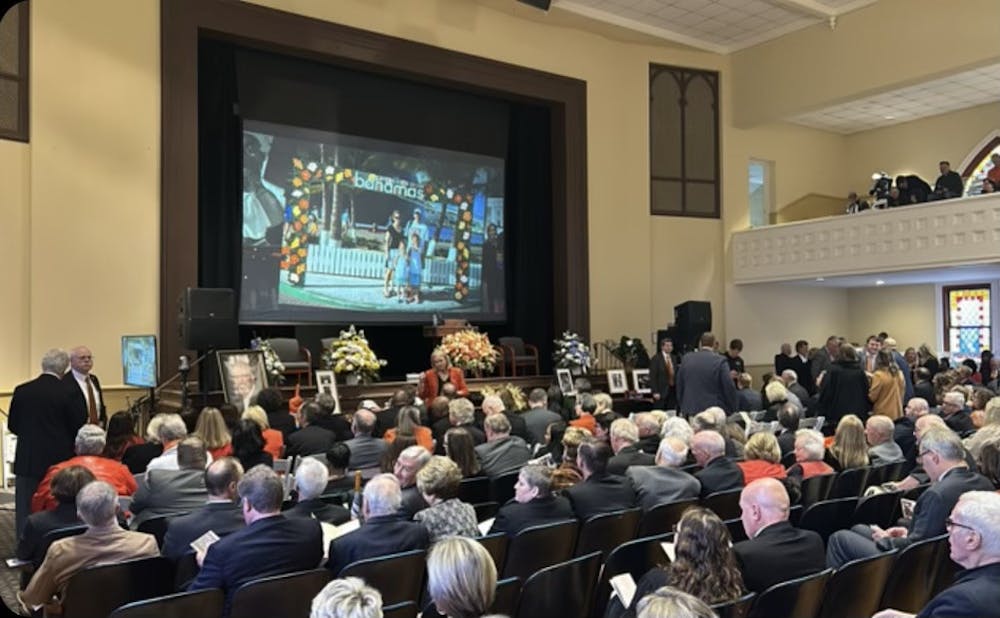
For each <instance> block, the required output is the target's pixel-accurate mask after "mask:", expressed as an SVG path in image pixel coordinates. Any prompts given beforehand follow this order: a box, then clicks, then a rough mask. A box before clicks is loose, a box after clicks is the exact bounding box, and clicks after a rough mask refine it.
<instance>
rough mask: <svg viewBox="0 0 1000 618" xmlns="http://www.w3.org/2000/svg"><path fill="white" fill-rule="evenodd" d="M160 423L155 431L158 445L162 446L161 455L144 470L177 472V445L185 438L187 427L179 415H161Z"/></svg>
mask: <svg viewBox="0 0 1000 618" xmlns="http://www.w3.org/2000/svg"><path fill="white" fill-rule="evenodd" d="M160 416H161V417H162V421H161V422H160V427H159V429H158V430H157V435H158V436H159V439H160V444H162V445H163V454H162V455H160V456H159V457H154V458H153V459H152V460H151V461H150V462H149V465H148V466H146V470H177V469H178V468H179V467H180V466H179V465H178V464H177V445H178V444H180V443H181V440H183V439H184V438H186V437H187V435H188V430H187V425H185V424H184V419H182V418H181V415H180V414H161V415H160Z"/></svg>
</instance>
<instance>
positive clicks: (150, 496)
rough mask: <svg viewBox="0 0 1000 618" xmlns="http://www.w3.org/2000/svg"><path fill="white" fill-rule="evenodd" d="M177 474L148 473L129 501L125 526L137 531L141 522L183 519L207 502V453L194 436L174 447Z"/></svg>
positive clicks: (164, 472)
mask: <svg viewBox="0 0 1000 618" xmlns="http://www.w3.org/2000/svg"><path fill="white" fill-rule="evenodd" d="M177 465H178V467H179V469H178V470H149V471H147V472H146V478H145V479H143V481H142V483H140V484H139V489H138V490H137V491H136V492H135V495H134V496H133V497H132V504H131V506H130V507H129V509H130V510H131V511H132V514H133V516H134V517H133V518H132V520H131V521H130V522H129V526H130V527H131V528H132V529H133V530H138V529H139V525H140V524H142V522H144V521H146V520H148V519H150V518H152V517H157V516H160V515H183V514H185V513H190V512H191V511H193V510H195V509H197V508H199V507H200V506H202V505H203V504H205V500H207V499H208V490H207V489H206V488H205V467H206V466H207V465H208V453H207V452H206V451H205V443H204V442H203V441H202V439H201V438H199V437H197V436H188V437H187V438H184V439H183V440H181V443H180V444H179V445H178V446H177Z"/></svg>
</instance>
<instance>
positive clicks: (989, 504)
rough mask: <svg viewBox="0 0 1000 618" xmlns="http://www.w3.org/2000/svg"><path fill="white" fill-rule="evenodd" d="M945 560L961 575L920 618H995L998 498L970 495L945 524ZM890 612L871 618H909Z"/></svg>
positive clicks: (999, 586) (999, 603) (998, 603)
mask: <svg viewBox="0 0 1000 618" xmlns="http://www.w3.org/2000/svg"><path fill="white" fill-rule="evenodd" d="M946 527H947V529H948V545H949V547H950V553H949V556H950V558H951V559H952V561H954V562H956V563H958V565H959V566H960V567H962V569H964V570H963V571H961V572H959V573H958V574H957V575H956V576H955V581H954V583H952V584H951V585H950V586H949V587H948V588H946V589H945V590H943V591H942V592H940V593H939V594H938V595H937V596H935V597H934V598H933V599H931V600H930V602H929V603H928V604H927V605H925V606H924V608H923V609H922V610H920V613H919V614H918V616H919V617H920V618H955V617H958V616H969V617H970V618H971V617H977V616H996V615H997V612H998V609H997V608H998V607H1000V539H998V538H997V534H996V532H997V530H1000V495H997V494H996V493H994V492H987V491H970V492H968V493H965V494H963V495H962V497H961V498H959V500H958V503H957V504H956V505H955V508H954V509H953V510H952V511H951V516H950V517H949V518H948V519H947V520H946ZM912 617H913V614H909V613H906V612H900V611H896V610H893V609H887V610H885V611H881V612H879V613H877V614H875V616H873V618H912Z"/></svg>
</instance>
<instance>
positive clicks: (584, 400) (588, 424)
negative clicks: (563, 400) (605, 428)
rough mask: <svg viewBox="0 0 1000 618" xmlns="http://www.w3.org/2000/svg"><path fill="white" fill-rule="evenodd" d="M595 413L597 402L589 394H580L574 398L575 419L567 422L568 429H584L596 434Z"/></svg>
mask: <svg viewBox="0 0 1000 618" xmlns="http://www.w3.org/2000/svg"><path fill="white" fill-rule="evenodd" d="M596 411H597V400H596V399H594V396H593V395H591V394H590V393H580V394H579V395H577V396H576V415H577V418H576V419H574V420H572V421H570V422H569V426H570V427H579V428H580V429H586V430H587V431H589V432H590V433H591V434H593V435H596V434H597V419H596V418H594V412H596Z"/></svg>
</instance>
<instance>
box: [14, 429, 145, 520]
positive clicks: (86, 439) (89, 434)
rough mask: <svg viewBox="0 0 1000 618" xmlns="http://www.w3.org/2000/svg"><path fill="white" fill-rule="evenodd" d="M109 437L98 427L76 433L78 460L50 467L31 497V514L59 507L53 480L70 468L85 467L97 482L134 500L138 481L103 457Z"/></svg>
mask: <svg viewBox="0 0 1000 618" xmlns="http://www.w3.org/2000/svg"><path fill="white" fill-rule="evenodd" d="M106 440H107V436H106V434H105V433H104V430H103V429H101V428H100V427H98V426H97V425H84V426H82V427H80V429H79V431H77V432H76V445H75V451H76V457H71V458H69V459H67V460H66V461H61V462H59V463H57V464H55V465H54V466H50V467H49V469H48V471H46V473H45V476H44V477H43V478H42V482H41V483H39V484H38V489H37V490H35V494H34V495H33V496H32V497H31V511H32V512H33V513H34V512H37V511H50V510H52V509H54V508H56V507H57V506H58V505H59V501H58V500H56V498H55V496H53V495H52V492H51V487H52V479H53V478H55V475H56V474H58V473H59V471H60V470H63V469H65V468H68V467H70V466H83V467H84V468H87V469H88V470H90V471H91V472H92V473H93V474H94V476H95V477H97V480H99V481H105V482H107V483H109V484H110V485H111V486H112V487H114V488H115V491H117V492H118V495H119V496H131V495H132V494H134V493H135V491H136V489H138V487H137V485H136V482H135V477H133V476H132V473H131V472H129V469H128V468H127V467H125V466H124V465H122V463H121V462H118V461H115V460H114V459H108V458H107V457H103V456H102V455H101V453H103V452H104V446H105V443H106Z"/></svg>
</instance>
